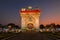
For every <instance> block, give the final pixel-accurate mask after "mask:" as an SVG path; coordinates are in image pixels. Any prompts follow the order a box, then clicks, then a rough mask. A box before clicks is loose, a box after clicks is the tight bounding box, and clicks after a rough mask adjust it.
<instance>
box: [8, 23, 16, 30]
mask: <svg viewBox="0 0 60 40" xmlns="http://www.w3.org/2000/svg"><path fill="white" fill-rule="evenodd" d="M15 26H16V25H15V24H14V23H9V24H8V25H7V27H8V28H9V29H12V28H15Z"/></svg>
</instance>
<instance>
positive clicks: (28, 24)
mask: <svg viewBox="0 0 60 40" xmlns="http://www.w3.org/2000/svg"><path fill="white" fill-rule="evenodd" d="M20 16H21V29H22V30H23V29H26V30H34V29H39V20H40V19H39V17H40V10H39V9H37V8H35V9H33V8H32V7H31V6H29V7H28V9H26V8H22V9H21V10H20Z"/></svg>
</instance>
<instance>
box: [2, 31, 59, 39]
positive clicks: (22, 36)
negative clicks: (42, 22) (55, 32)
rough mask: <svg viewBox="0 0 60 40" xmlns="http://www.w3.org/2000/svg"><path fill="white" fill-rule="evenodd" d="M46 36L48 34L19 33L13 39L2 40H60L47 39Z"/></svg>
mask: <svg viewBox="0 0 60 40" xmlns="http://www.w3.org/2000/svg"><path fill="white" fill-rule="evenodd" d="M48 34H49V33H41V32H24V33H19V34H17V35H16V36H14V37H11V38H8V39H3V40H60V39H52V38H49V37H48Z"/></svg>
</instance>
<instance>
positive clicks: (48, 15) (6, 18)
mask: <svg viewBox="0 0 60 40" xmlns="http://www.w3.org/2000/svg"><path fill="white" fill-rule="evenodd" d="M28 6H32V7H33V8H35V7H39V8H40V10H41V16H40V23H41V24H44V25H45V24H50V23H55V24H60V0H0V24H3V25H6V24H8V23H15V24H16V25H19V24H20V15H19V10H20V9H21V8H22V7H26V8H27V7H28Z"/></svg>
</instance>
